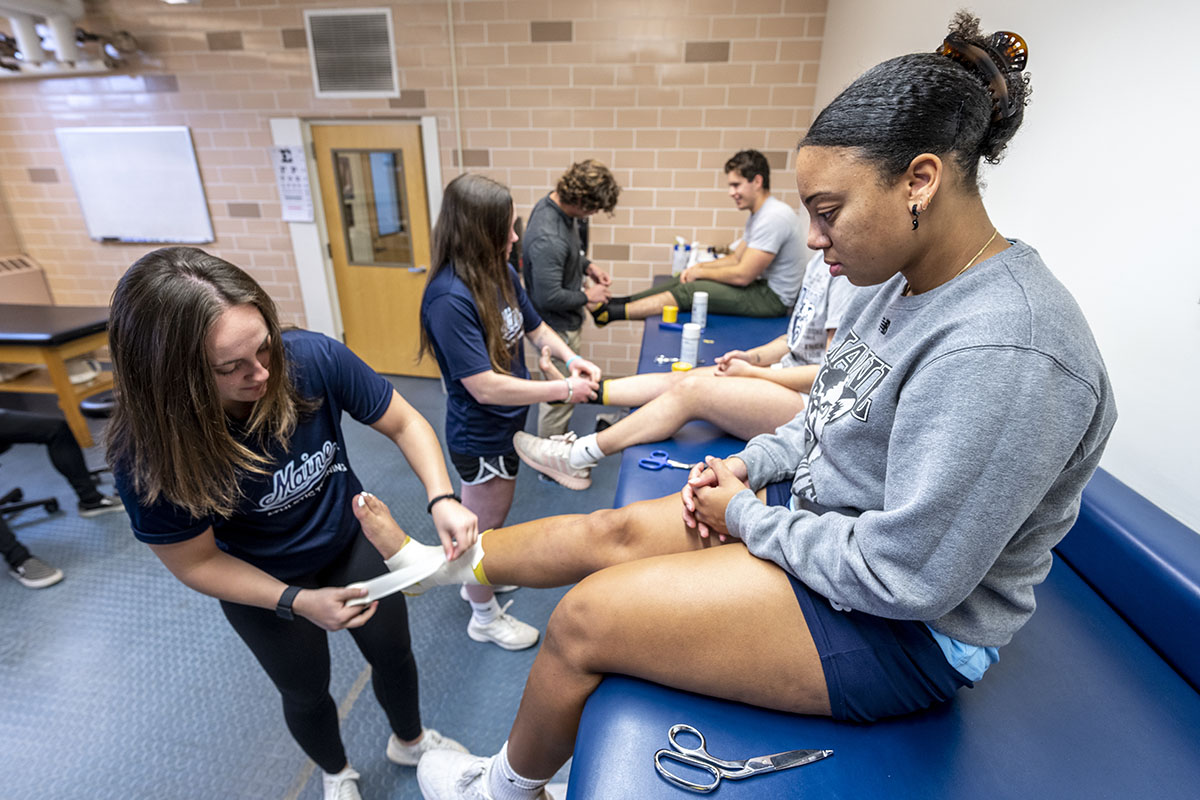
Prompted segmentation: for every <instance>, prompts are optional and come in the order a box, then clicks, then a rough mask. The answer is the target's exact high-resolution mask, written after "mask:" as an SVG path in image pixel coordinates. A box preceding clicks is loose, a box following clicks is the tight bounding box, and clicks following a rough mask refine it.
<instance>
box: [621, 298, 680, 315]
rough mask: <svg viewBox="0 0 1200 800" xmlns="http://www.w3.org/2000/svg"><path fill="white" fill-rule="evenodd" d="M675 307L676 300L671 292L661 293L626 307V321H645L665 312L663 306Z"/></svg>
mask: <svg viewBox="0 0 1200 800" xmlns="http://www.w3.org/2000/svg"><path fill="white" fill-rule="evenodd" d="M673 305H675V298H674V297H673V296H672V295H671V293H670V292H659V293H658V294H652V295H650V296H649V297H643V298H642V299H640V300H634V301H632V302H630V303H629V304H627V305H626V306H625V318H626V319H645V318H646V317H653V316H655V315H656V314H658V313H660V312H661V311H662V310H663V306H673Z"/></svg>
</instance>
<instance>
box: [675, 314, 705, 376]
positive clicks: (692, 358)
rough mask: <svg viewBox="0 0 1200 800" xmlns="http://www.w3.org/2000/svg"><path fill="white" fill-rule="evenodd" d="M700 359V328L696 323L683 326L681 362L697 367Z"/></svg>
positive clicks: (680, 346) (680, 345) (680, 350)
mask: <svg viewBox="0 0 1200 800" xmlns="http://www.w3.org/2000/svg"><path fill="white" fill-rule="evenodd" d="M699 358H700V326H699V325H697V324H696V323H694V322H685V323H684V325H683V339H682V340H681V341H680V343H679V360H680V361H683V362H685V363H687V364H691V365H692V366H693V367H694V366H696V361H697V359H699Z"/></svg>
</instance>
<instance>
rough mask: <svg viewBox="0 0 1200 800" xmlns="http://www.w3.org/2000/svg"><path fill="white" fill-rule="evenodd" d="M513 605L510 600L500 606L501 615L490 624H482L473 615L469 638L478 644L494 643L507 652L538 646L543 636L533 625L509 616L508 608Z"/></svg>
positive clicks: (468, 632)
mask: <svg viewBox="0 0 1200 800" xmlns="http://www.w3.org/2000/svg"><path fill="white" fill-rule="evenodd" d="M512 604H513V601H512V600H509V601H508V602H507V603H505V604H504V605H502V606H500V615H499V616H498V617H496V618H495V619H494V620H492V621H491V622H488V623H486V624H485V623H482V622H479V621H478V620H476V619H475V615H474V614H472V615H471V621H470V622H468V623H467V636H470V637H471V638H472V639H474V640H475V641H477V642H492V643H493V644H498V645H500V646H501V647H503V648H504V649H505V650H524V649H525V648H527V647H533V646H534V645H535V644H537V641H538V638H539V637H540V636H541V634H540V633H539V632H538V629H537V628H535V627H533V626H532V625H527V624H525V623H524V622H521V620H519V619H517V618H516V617H514V616H511V615H509V614H507V613H506V612H507V611H508V607H509V606H511V605H512Z"/></svg>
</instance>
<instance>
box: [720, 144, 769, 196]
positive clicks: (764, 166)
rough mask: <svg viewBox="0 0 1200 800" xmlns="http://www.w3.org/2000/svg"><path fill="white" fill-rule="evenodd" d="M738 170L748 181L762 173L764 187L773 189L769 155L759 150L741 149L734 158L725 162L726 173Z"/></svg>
mask: <svg viewBox="0 0 1200 800" xmlns="http://www.w3.org/2000/svg"><path fill="white" fill-rule="evenodd" d="M734 171H736V172H737V174H738V175H741V176H742V177H743V178H745V179H746V180H747V181H753V180H754V179H755V177H757V176H759V175H762V179H763V181H762V188H763V189H765V190H766V191H768V192H769V191H771V164H770V162H768V161H767V157H766V156H764V155H763V154H762V153H760V152H758V151H757V150H739V151H738V152H736V153H734V154H733V158H731V159H729V160H728V161H726V162H725V172H726V174H728V173H730V172H734Z"/></svg>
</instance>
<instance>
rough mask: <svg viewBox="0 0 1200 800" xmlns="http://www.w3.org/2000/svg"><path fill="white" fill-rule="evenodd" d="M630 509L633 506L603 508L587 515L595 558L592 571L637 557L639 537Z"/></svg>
mask: <svg viewBox="0 0 1200 800" xmlns="http://www.w3.org/2000/svg"><path fill="white" fill-rule="evenodd" d="M630 508H632V507H631V506H625V507H623V508H603V509H600V510H599V511H593V512H592V513H591V514H588V515H587V517H585V520H586V523H587V524H586V530H585V533H584V535H585V536H586V538H587V541H588V543H589V547H588V551H589V553H591V556H592V559H593V561H592V563H591V564H590V565H589V567H590V572H595V571H596V570H600V569H603V568H604V567H607V566H611V565H612V564H619V563H622V562H624V561H628V560H629V559H630V558H631V557H633V556H632V554H633V552H634V551H635V550H636V547H635V543H636V540H637V536H636V531H635V526H634V525H633V524H632V519H631V513H632V512H631V511H630Z"/></svg>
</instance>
